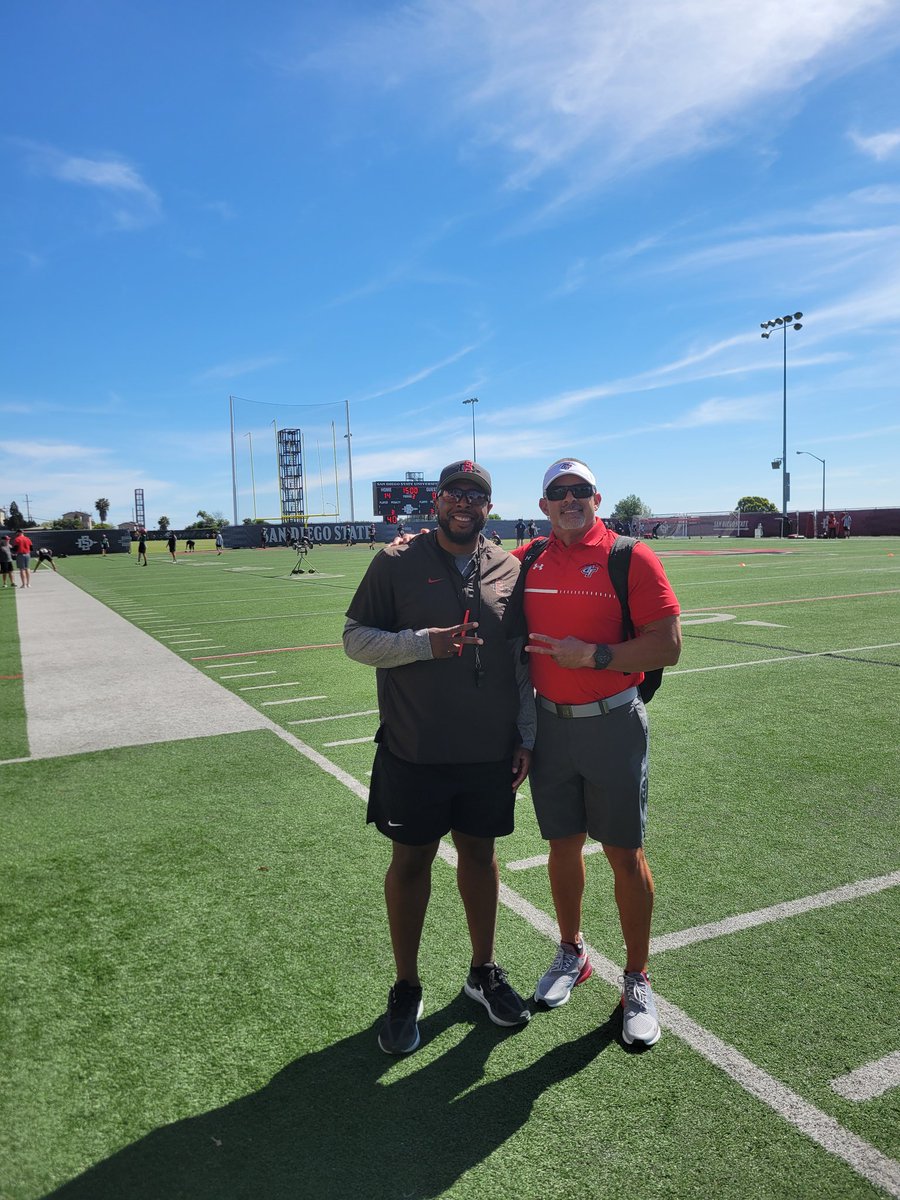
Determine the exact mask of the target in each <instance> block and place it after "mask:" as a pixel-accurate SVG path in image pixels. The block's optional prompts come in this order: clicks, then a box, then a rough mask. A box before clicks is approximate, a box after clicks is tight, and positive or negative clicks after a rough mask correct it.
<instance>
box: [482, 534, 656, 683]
mask: <svg viewBox="0 0 900 1200" xmlns="http://www.w3.org/2000/svg"><path fill="white" fill-rule="evenodd" d="M549 540H550V539H549V538H536V539H535V541H533V542H532V543H531V544H530V545H529V547H528V549H527V550H526V551H525V554H524V555H523V556H522V562H521V566H520V568H519V577H518V579H517V580H516V586H515V588H514V590H513V593H512V595H511V596H510V598H509V604H508V605H507V607H506V612H505V613H504V615H503V627H504V631H505V633H506V636H507V637H508V638H515V637H525V636H526V633H527V631H526V629H525V604H524V599H525V576H526V575H527V574H528V571H529V569H530V567H531V566H532V565H533V564H534V563H535V562H537V560H538V559H539V558H540V556H541V555H542V554H543V553H544V550H545V549H546V546H547V543H548V542H549ZM635 543H636V539H635V538H633V537H623V536H622V535H621V534H620V535H619V536H618V537H617V538H616V540H615V541H614V542H613V544H612V548H611V550H610V552H609V578H610V581H611V582H612V585H613V587H614V588H615V590H616V596H617V597H618V599H619V604H620V605H621V608H622V626H623V629H624V632H625V639H626V641H629V640H630V639H631V638H633V637H634V624H633V622H632V620H631V610H630V609H629V607H628V569H629V567H630V566H631V552H632V550H633V549H634V546H635ZM526 659H527V655H526V654H525V651H524V650H523V651H522V661H523V662H524V661H525V660H526ZM662 675H663V668H662V667H657V668H656V669H655V670H653V671H645V672H644V678H643V681H642V682H641V683H640V684H639V686H638V691H639V692H640V694H641V699H642V700H643V702H644V703H645V704H649V703H650V701H651V700H652V699H653V696H654V695H655V694H656V692H657V690H658V688H659V685H660V684H661V683H662Z"/></svg>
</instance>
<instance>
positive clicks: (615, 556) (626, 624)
mask: <svg viewBox="0 0 900 1200" xmlns="http://www.w3.org/2000/svg"><path fill="white" fill-rule="evenodd" d="M635 540H636V539H635V538H633V537H625V536H624V535H622V534H619V535H618V537H617V538H616V540H615V541H614V542H613V544H612V548H611V549H610V552H609V567H608V569H609V578H610V582H611V583H612V585H613V587H614V588H615V589H616V595H617V596H618V598H619V605H620V606H621V609H622V627H623V629H624V631H625V640H626V641H630V639H631V638H633V637H634V623H633V621H632V620H631V609H630V608H629V607H628V571H629V568H630V567H631V552H632V550H633V549H634V546H635Z"/></svg>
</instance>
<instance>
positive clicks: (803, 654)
mask: <svg viewBox="0 0 900 1200" xmlns="http://www.w3.org/2000/svg"><path fill="white" fill-rule="evenodd" d="M747 645H748V646H750V647H752V645H753V643H752V642H748V643H747ZM897 646H900V642H879V644H878V645H877V646H849V647H847V648H846V649H844V650H814V651H812V652H810V653H808V652H807V651H805V650H798V651H797V653H796V654H784V655H782V656H781V657H779V658H756V659H751V660H750V661H749V662H737V663H718V664H717V665H716V666H714V667H684V668H683V669H682V670H680V671H679V670H678V669H677V668H676V669H675V670H667V671H666V679H669V678H670V676H672V675H698V674H700V672H701V671H734V670H736V669H737V668H738V667H764V666H765V665H766V664H767V663H779V662H804V661H805V660H806V659H809V658H828V657H829V656H831V655H834V654H860V653H861V652H862V651H863V650H893V649H895V648H896V647H897Z"/></svg>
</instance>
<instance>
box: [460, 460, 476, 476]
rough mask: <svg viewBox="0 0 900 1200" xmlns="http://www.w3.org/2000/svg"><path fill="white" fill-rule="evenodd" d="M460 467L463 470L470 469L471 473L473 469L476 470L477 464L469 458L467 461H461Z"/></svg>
mask: <svg viewBox="0 0 900 1200" xmlns="http://www.w3.org/2000/svg"><path fill="white" fill-rule="evenodd" d="M459 469H460V470H461V471H468V472H469V474H471V473H472V471H474V470H475V464H474V463H473V462H470V460H469V459H468V458H467V459H466V461H465V462H461V463H460V464H459Z"/></svg>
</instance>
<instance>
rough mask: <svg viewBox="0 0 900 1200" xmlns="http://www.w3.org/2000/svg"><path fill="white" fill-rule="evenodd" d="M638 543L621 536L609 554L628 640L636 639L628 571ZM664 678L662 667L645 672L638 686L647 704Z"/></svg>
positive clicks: (611, 576)
mask: <svg viewBox="0 0 900 1200" xmlns="http://www.w3.org/2000/svg"><path fill="white" fill-rule="evenodd" d="M636 542H637V539H636V538H633V537H624V536H623V535H622V534H619V536H618V537H617V538H616V540H615V541H614V542H613V544H612V549H611V550H610V552H609V578H610V580H611V582H612V585H613V587H614V588H615V589H616V595H617V596H618V597H619V604H620V605H621V606H622V624H623V625H624V627H625V638H626V640H630V639H631V638H633V637H634V624H633V622H632V620H631V610H630V609H629V607H628V569H629V567H630V566H631V552H632V550H633V549H634V547H635V544H636ZM662 677H663V668H662V667H656V668H655V669H654V670H652V671H645V672H644V678H643V680H642V681H641V683H640V684H638V691H639V692H640V693H641V699H642V700H643V702H644V703H645V704H649V703H650V701H651V700H652V699H653V697H654V695H655V694H656V692H657V690H658V689H659V685H660V684H661V683H662Z"/></svg>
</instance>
